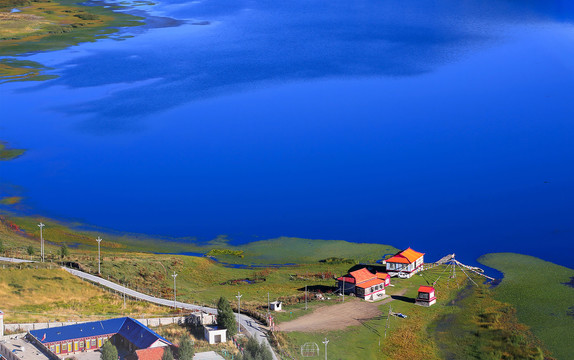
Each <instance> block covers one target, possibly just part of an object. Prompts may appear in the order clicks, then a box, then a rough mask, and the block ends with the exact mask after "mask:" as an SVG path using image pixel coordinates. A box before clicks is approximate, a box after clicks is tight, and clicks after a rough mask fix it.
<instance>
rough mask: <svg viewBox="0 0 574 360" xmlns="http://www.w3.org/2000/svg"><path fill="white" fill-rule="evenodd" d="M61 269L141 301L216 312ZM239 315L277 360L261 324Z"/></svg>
mask: <svg viewBox="0 0 574 360" xmlns="http://www.w3.org/2000/svg"><path fill="white" fill-rule="evenodd" d="M62 269H64V270H65V271H67V272H69V273H70V274H72V275H74V276H77V277H80V278H82V279H85V280H89V281H92V282H95V283H98V284H100V285H102V286H105V287H107V288H110V289H112V290H115V291H117V292H120V293H125V294H126V296H131V297H133V298H136V299H140V300H143V301H147V302H150V303H154V304H158V305H163V306H169V307H174V306H176V307H177V308H180V309H186V310H196V311H198V310H200V311H204V312H206V313H210V314H217V309H214V308H210V307H206V306H199V305H192V304H187V303H183V302H180V301H176V302H174V301H173V300H167V299H162V298H157V297H154V296H150V295H146V294H143V293H140V292H138V291H135V290H132V289H130V288H127V287H125V286H122V285H118V284H116V283H114V282H112V281H109V280H106V279H102V278H101V277H99V276H95V275H92V274H88V273H85V272H83V271H79V270H75V269H70V268H67V267H62ZM238 316H239V319H240V323H241V326H242V327H243V328H244V329H245V330H246V331H247V332H248V333H249V336H251V337H254V338H255V339H256V340H257V341H258V342H259V343H263V344H265V345H266V346H267V347H268V348H269V349H270V350H271V354H272V355H273V359H274V360H278V358H277V356H276V355H275V352H274V351H273V348H272V347H271V345H270V344H269V340H268V339H267V334H266V330H265V329H264V328H263V327H262V326H261V324H259V323H258V322H257V321H255V320H254V319H252V318H250V317H249V316H247V315H244V314H241V315H237V314H235V318H236V319H237V318H238Z"/></svg>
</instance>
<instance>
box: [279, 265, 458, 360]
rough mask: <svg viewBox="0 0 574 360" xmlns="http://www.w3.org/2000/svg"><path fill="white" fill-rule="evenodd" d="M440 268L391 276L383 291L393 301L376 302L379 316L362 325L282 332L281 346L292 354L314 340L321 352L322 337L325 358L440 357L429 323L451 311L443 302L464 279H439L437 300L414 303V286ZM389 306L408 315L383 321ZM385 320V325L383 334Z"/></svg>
mask: <svg viewBox="0 0 574 360" xmlns="http://www.w3.org/2000/svg"><path fill="white" fill-rule="evenodd" d="M442 270H443V269H442V268H441V267H437V268H434V269H431V270H428V271H426V272H424V273H421V275H415V276H414V277H412V278H411V279H398V278H393V279H392V281H391V283H392V284H393V285H394V286H393V287H389V288H387V294H390V295H395V296H396V300H394V301H391V302H390V303H388V304H384V305H380V306H379V309H380V311H381V315H380V316H379V317H375V318H373V319H370V320H365V321H363V325H362V326H353V327H349V328H347V329H345V330H342V331H328V332H323V333H311V334H310V333H300V332H292V333H286V334H284V335H282V341H283V347H284V348H285V349H288V350H289V352H290V353H291V354H293V355H295V356H296V355H297V353H298V352H299V349H300V347H301V345H303V344H304V343H306V342H316V343H317V344H319V345H320V346H321V354H323V349H324V347H323V345H322V344H321V342H322V341H323V340H324V338H325V337H326V338H328V339H329V341H330V342H329V345H328V354H329V359H357V358H360V359H398V358H408V359H415V360H416V359H439V358H441V357H440V351H439V347H438V345H437V343H436V341H435V339H434V336H433V333H432V331H430V329H431V325H432V323H433V321H436V319H438V318H439V317H440V316H442V315H443V314H445V313H450V312H452V311H454V309H453V307H452V306H446V305H447V304H450V303H451V302H452V300H453V299H455V297H456V295H457V294H458V292H459V290H460V289H462V288H464V287H465V286H466V283H467V281H466V279H465V278H463V277H461V276H459V277H457V278H454V279H448V278H445V279H444V280H441V281H439V282H438V283H437V284H436V286H435V288H436V293H437V296H438V298H439V300H438V303H437V304H436V305H434V306H432V307H429V308H425V307H421V306H417V305H415V304H414V299H415V298H416V296H417V294H418V287H419V286H420V285H428V283H429V282H430V283H432V282H433V281H434V280H436V279H437V278H438V276H439V275H440V273H441V272H442ZM398 294H403V295H398ZM389 306H390V307H392V311H393V312H402V313H404V314H406V315H407V316H408V317H407V318H406V319H402V318H398V317H395V316H391V318H390V319H389V320H387V317H388V316H387V315H388V312H389ZM298 308H300V306H299V307H298ZM296 309H297V308H296ZM296 309H295V310H292V309H291V307H289V306H287V307H285V311H287V312H291V311H294V313H295V311H297V310H296ZM303 311H304V310H303ZM285 320H287V321H288V320H289V319H288V318H287V319H285ZM387 323H388V324H389V328H388V329H387V336H386V337H385V327H386V325H387ZM379 342H380V346H379Z"/></svg>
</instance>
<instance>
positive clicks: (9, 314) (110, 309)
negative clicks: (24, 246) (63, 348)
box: [0, 268, 169, 323]
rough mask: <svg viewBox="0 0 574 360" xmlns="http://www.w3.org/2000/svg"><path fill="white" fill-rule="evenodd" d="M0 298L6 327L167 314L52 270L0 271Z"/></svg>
mask: <svg viewBox="0 0 574 360" xmlns="http://www.w3.org/2000/svg"><path fill="white" fill-rule="evenodd" d="M0 298H1V299H2V311H4V313H5V319H6V323H22V322H31V321H48V320H50V321H66V320H94V319H98V318H102V317H104V318H105V317H110V316H119V315H123V314H125V315H130V316H136V317H142V316H145V315H146V314H150V315H151V314H162V315H163V314H166V313H167V312H168V311H169V310H168V309H166V308H161V307H159V306H154V305H150V304H147V303H143V302H136V301H128V302H127V304H126V309H125V310H124V309H123V299H121V298H120V297H119V296H116V295H113V294H111V293H109V292H107V291H104V290H102V289H100V288H98V287H96V286H95V285H93V284H91V283H89V282H85V281H82V280H80V279H78V278H76V277H74V276H72V275H70V274H68V273H67V272H65V271H63V270H61V269H59V268H55V269H27V268H24V269H19V268H6V269H0Z"/></svg>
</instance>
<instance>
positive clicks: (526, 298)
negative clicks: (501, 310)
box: [479, 253, 574, 359]
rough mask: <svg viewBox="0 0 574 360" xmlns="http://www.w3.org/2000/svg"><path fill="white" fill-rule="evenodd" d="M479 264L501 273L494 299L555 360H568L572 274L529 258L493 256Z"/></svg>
mask: <svg viewBox="0 0 574 360" xmlns="http://www.w3.org/2000/svg"><path fill="white" fill-rule="evenodd" d="M479 261H480V262H481V263H482V264H484V265H487V266H490V267H492V268H495V269H497V270H499V271H501V272H503V273H504V280H503V281H502V282H501V284H500V285H499V286H497V287H496V288H495V289H494V290H493V295H494V298H495V299H497V300H499V301H503V302H506V303H509V304H511V305H513V306H514V307H515V308H516V315H517V316H518V320H519V321H520V322H521V323H524V324H526V325H528V326H529V327H530V329H531V331H532V332H533V333H534V334H535V335H536V336H537V337H538V338H539V339H541V340H542V341H543V342H544V344H545V345H546V346H547V347H548V348H549V349H550V351H551V352H552V354H553V356H555V357H556V358H558V359H569V358H571V357H572V344H574V331H572V329H574V311H573V309H574V288H573V287H572V286H571V285H570V286H569V285H567V283H571V281H572V277H574V270H572V269H569V268H567V267H564V266H560V265H556V264H553V263H551V262H548V261H544V260H541V259H538V258H535V257H532V256H527V255H521V254H514V253H495V254H487V255H484V256H482V257H481V258H480V259H479Z"/></svg>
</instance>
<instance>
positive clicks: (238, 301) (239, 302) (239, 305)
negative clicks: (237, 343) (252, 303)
mask: <svg viewBox="0 0 574 360" xmlns="http://www.w3.org/2000/svg"><path fill="white" fill-rule="evenodd" d="M242 296H243V295H241V294H240V293H239V291H238V292H237V295H235V297H236V298H237V332H238V333H241V297H242Z"/></svg>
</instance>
